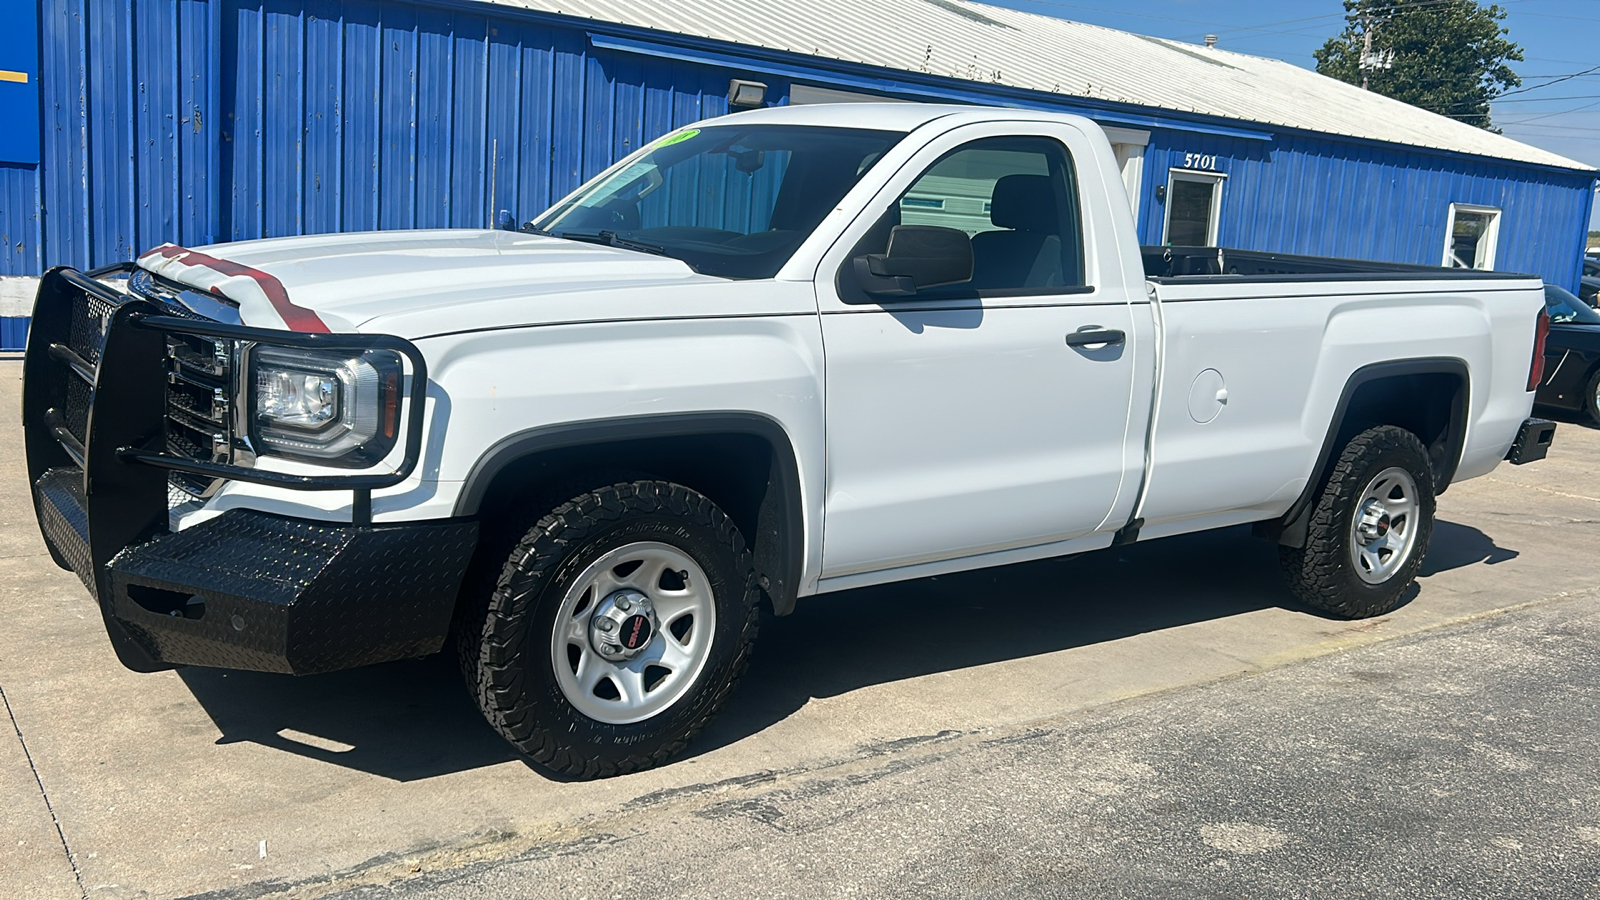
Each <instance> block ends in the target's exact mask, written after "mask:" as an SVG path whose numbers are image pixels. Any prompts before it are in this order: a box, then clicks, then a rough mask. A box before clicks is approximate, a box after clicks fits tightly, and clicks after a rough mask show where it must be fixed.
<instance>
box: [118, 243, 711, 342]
mask: <svg viewBox="0 0 1600 900" xmlns="http://www.w3.org/2000/svg"><path fill="white" fill-rule="evenodd" d="M139 265H140V267H142V268H144V269H147V270H149V271H151V272H153V273H155V274H157V275H161V276H162V277H164V278H167V279H170V280H172V281H176V282H179V283H181V284H184V285H187V286H190V287H194V288H198V289H200V290H205V291H212V292H215V293H219V294H222V295H223V296H225V297H227V298H228V299H229V300H232V301H234V302H235V303H237V304H238V305H239V314H240V319H241V321H243V323H244V324H246V325H252V326H257V327H262V328H283V329H289V330H294V331H311V332H318V331H333V332H338V331H367V330H389V329H387V328H381V327H374V326H375V324H377V325H380V326H381V325H385V324H400V323H403V322H407V321H410V322H411V323H413V324H414V325H415V326H419V327H424V328H427V327H437V326H438V323H439V322H440V321H444V320H446V319H448V320H450V321H453V322H455V323H458V324H463V325H467V324H470V325H471V326H472V327H496V326H499V327H504V326H508V325H517V324H530V323H537V322H541V321H561V320H563V319H567V318H569V317H570V311H569V310H567V309H563V308H562V307H563V306H567V307H583V308H587V309H588V311H589V313H590V314H592V313H593V312H594V309H593V306H592V304H589V303H586V302H584V301H583V299H582V298H578V297H575V296H574V295H586V294H595V293H604V292H607V291H616V290H617V289H624V290H626V291H627V292H628V293H630V294H635V295H636V294H637V291H638V289H640V288H642V287H652V286H663V287H664V286H669V285H692V284H696V283H707V282H710V283H723V281H724V280H723V279H719V278H711V277H709V276H703V275H699V274H696V273H695V272H694V270H692V269H690V268H689V267H688V266H687V265H685V264H684V263H683V262H682V261H680V260H676V259H670V258H667V257H662V256H652V255H649V254H645V253H639V252H635V251H632V250H623V249H620V248H616V247H607V246H602V245H598V244H588V243H583V242H579V241H568V240H562V239H559V238H551V237H544V236H541V235H532V234H523V233H518V232H508V231H479V230H466V229H459V230H457V229H452V230H438V231H381V232H366V233H358V234H329V235H316V236H310V237H294V238H274V239H270V240H259V241H244V242H240V243H235V244H216V245H212V246H208V247H200V248H196V249H193V250H190V249H188V248H184V247H178V246H176V245H172V244H166V245H163V246H161V247H157V248H156V249H154V250H151V251H150V252H148V253H146V254H144V255H143V256H141V257H140V258H139ZM558 296H559V297H569V298H574V301H575V302H573V301H569V302H567V303H565V304H563V303H561V302H559V301H557V300H555V299H554V298H556V297H558ZM508 301H509V302H508ZM423 311H425V312H427V313H429V315H424V316H416V315H407V314H408V313H416V312H423ZM441 316H442V317H443V318H441ZM380 319H382V320H384V322H382V323H378V322H377V320H380ZM389 331H390V333H395V334H399V335H400V336H401V337H418V336H419V335H418V334H405V333H402V332H401V331H400V330H389Z"/></svg>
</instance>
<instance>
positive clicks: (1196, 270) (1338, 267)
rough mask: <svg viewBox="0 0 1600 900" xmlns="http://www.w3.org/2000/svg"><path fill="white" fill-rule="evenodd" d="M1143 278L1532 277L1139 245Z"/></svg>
mask: <svg viewBox="0 0 1600 900" xmlns="http://www.w3.org/2000/svg"><path fill="white" fill-rule="evenodd" d="M1139 252H1140V255H1141V256H1142V257H1143V259H1144V274H1145V277H1146V278H1149V279H1151V280H1153V281H1157V282H1162V281H1168V280H1171V279H1179V278H1181V279H1193V278H1205V277H1215V278H1229V279H1248V280H1252V281H1295V280H1301V279H1302V277H1303V276H1308V275H1309V276H1314V277H1315V278H1316V280H1319V281H1320V280H1335V281H1370V280H1385V281H1393V280H1407V279H1417V278H1427V279H1439V278H1530V277H1532V276H1528V275H1518V274H1514V273H1510V272H1486V271H1481V270H1478V269H1456V268H1444V267H1443V266H1419V265H1414V264H1410V263H1394V262H1372V261H1370V260H1361V259H1340V258H1338V257H1332V256H1297V255H1295V254H1291V253H1269V252H1266V251H1262V250H1233V249H1229V248H1226V247H1162V246H1156V245H1147V246H1143V247H1140V248H1139Z"/></svg>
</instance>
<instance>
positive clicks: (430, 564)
mask: <svg viewBox="0 0 1600 900" xmlns="http://www.w3.org/2000/svg"><path fill="white" fill-rule="evenodd" d="M126 270H127V267H126V266H123V267H115V268H114V269H108V270H101V271H100V273H99V274H95V275H93V277H91V275H86V274H84V273H81V272H77V271H75V270H72V269H66V268H56V269H52V270H50V271H49V272H47V273H46V274H45V276H44V278H43V279H41V280H40V284H39V294H38V297H37V298H36V299H35V301H34V311H33V313H34V314H33V327H32V328H31V329H30V331H29V336H28V349H27V355H26V361H25V363H24V367H23V388H22V422H23V435H24V441H25V445H26V448H27V455H28V477H29V479H30V480H31V481H32V482H33V488H34V490H33V494H34V508H35V512H36V514H37V516H38V520H39V527H40V530H41V531H42V532H43V533H44V537H45V543H46V544H47V545H48V546H49V548H50V553H51V555H52V556H53V557H54V558H55V561H56V563H57V564H58V565H60V566H61V567H62V568H64V569H70V570H72V571H73V572H74V573H75V574H77V576H78V578H79V579H80V580H82V581H83V583H84V585H85V586H86V587H88V588H89V592H90V593H91V594H92V595H93V596H94V597H95V599H96V600H97V601H98V602H99V606H100V613H101V617H102V618H103V619H104V620H105V626H106V633H107V634H108V635H109V636H110V638H111V646H112V648H113V649H115V651H116V654H117V658H118V659H120V660H121V661H122V663H123V665H125V666H127V667H128V668H130V669H134V670H135V671H141V672H153V671H158V670H161V669H169V668H172V667H173V666H178V665H202V666H220V667H227V668H238V669H255V670H260V671H268V672H290V673H297V674H305V673H311V672H327V671H332V670H335V669H344V668H350V667H352V666H360V665H365V664H367V663H374V662H382V661H384V660H390V659H401V658H405V657H409V656H419V655H423V654H427V653H432V652H434V651H436V650H438V649H439V647H440V645H441V644H442V643H443V641H444V636H445V633H446V630H447V629H448V626H449V621H450V615H451V610H452V608H453V607H454V604H455V596H456V591H457V589H458V588H459V586H460V583H461V578H462V575H463V573H464V572H465V571H466V567H467V563H468V561H469V559H470V558H471V556H472V552H473V547H474V544H475V542H476V539H477V525H476V524H475V523H472V522H470V521H466V520H445V521H430V522H416V523H409V524H405V525H373V524H372V491H373V490H375V489H382V488H387V487H393V486H394V485H397V484H400V483H402V482H403V481H404V480H405V479H406V478H407V477H408V476H409V474H410V473H411V472H412V470H413V469H414V467H415V465H416V462H417V460H418V458H419V454H420V451H421V445H422V427H423V420H422V416H423V414H424V409H423V404H422V397H423V395H424V393H425V391H426V386H427V384H428V378H427V366H426V362H425V361H424V360H423V358H422V355H421V352H420V351H418V350H417V349H416V348H415V347H414V346H412V345H411V344H410V343H408V342H406V341H402V340H400V339H399V338H395V337H392V336H389V335H364V334H345V335H331V334H300V333H294V332H280V331H272V330H265V329H259V328H247V327H244V326H241V325H230V324H226V323H220V322H213V321H210V320H205V319H199V318H196V317H193V316H192V315H190V316H186V317H176V318H175V317H174V316H173V315H172V314H171V312H172V311H171V310H169V309H166V308H165V307H163V306H161V305H160V304H158V303H157V302H155V301H153V300H151V299H150V298H148V297H142V296H139V297H136V296H130V295H128V294H124V293H122V292H120V291H118V290H116V289H115V288H114V287H111V286H108V285H107V284H106V283H105V280H104V279H108V278H110V277H113V276H114V275H115V274H117V273H118V272H125V271H126ZM174 334H177V335H189V336H200V337H204V338H206V339H207V340H208V341H210V342H211V344H212V345H213V346H226V347H232V348H233V349H232V351H231V352H232V353H234V354H235V355H237V353H238V342H251V343H262V342H266V343H275V344H282V345H284V346H295V347H302V348H309V349H318V348H320V349H323V350H337V351H348V352H358V351H364V350H367V349H373V348H383V349H387V350H392V351H394V352H396V353H399V354H401V355H402V356H404V357H405V358H406V360H407V361H408V369H409V378H408V381H409V383H410V387H409V388H408V389H407V391H408V393H407V394H406V395H405V396H404V402H405V404H406V415H405V420H404V422H405V424H404V458H403V459H402V460H401V461H400V462H399V464H398V465H396V466H393V467H392V468H390V470H389V471H381V472H376V473H370V472H353V473H349V474H340V475H288V474H284V473H278V472H272V471H263V470H256V469H254V468H251V467H247V466H240V465H234V464H232V457H231V456H229V457H228V461H227V462H226V463H219V462H215V461H207V460H206V459H201V458H196V457H194V455H193V454H187V455H186V454H184V453H181V452H180V453H176V454H175V453H174V452H171V451H172V448H173V443H172V435H171V434H170V433H169V430H168V429H167V427H166V423H168V422H170V421H173V416H174V415H178V416H179V418H180V419H184V420H186V417H185V416H184V415H182V414H183V413H185V412H192V410H188V408H187V407H182V408H180V409H178V410H177V412H176V413H175V412H174V410H173V409H171V408H169V405H170V404H169V400H170V397H169V390H168V388H169V384H170V383H171V380H172V379H173V378H178V380H180V381H181V380H182V378H181V376H182V375H183V371H182V370H184V366H185V364H184V361H183V358H181V357H182V354H181V353H180V354H179V356H178V357H173V355H172V347H171V346H170V345H169V342H168V338H169V337H170V336H171V335H174ZM218 352H219V353H221V352H223V351H222V350H219V351H218ZM174 361H175V364H176V365H177V368H176V369H174V368H172V364H174ZM213 374H214V373H213ZM219 390H220V389H219ZM224 424H225V423H224ZM217 427H223V426H220V425H219V426H217ZM202 431H203V430H202ZM217 437H219V438H222V439H224V440H226V439H227V435H226V434H219V435H217ZM386 468H389V467H386ZM169 472H178V473H185V474H189V475H194V476H200V477H205V478H222V479H234V480H243V481H249V482H255V483H263V484H274V485H278V486H280V487H286V488H289V489H293V490H349V491H352V492H353V493H352V495H351V507H350V509H351V519H352V523H351V524H349V525H343V524H339V523H330V522H313V521H304V520H298V519H289V518H284V517H281V516H273V515H268V514H265V513H260V512H254V511H248V510H233V511H229V512H226V513H224V514H222V515H221V516H218V517H217V518H215V519H212V520H210V521H208V522H204V523H202V524H200V525H196V526H194V527H192V528H189V529H185V530H184V531H181V532H177V533H173V532H172V531H170V530H169V522H168V514H167V489H168V475H169Z"/></svg>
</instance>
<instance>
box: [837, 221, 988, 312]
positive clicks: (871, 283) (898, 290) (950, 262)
mask: <svg viewBox="0 0 1600 900" xmlns="http://www.w3.org/2000/svg"><path fill="white" fill-rule="evenodd" d="M855 270H856V279H857V280H858V281H859V283H860V284H861V289H862V290H863V291H865V292H866V293H868V294H870V295H872V296H874V297H910V296H912V295H913V294H915V293H916V292H917V291H919V290H922V289H923V288H933V287H943V286H945V285H950V284H963V283H965V282H968V281H971V280H972V238H969V237H967V233H966V232H964V231H961V230H960V229H957V228H942V227H940V226H937V225H896V226H895V227H894V230H892V231H890V232H889V247H888V252H887V253H868V254H866V255H864V256H858V257H856V258H855Z"/></svg>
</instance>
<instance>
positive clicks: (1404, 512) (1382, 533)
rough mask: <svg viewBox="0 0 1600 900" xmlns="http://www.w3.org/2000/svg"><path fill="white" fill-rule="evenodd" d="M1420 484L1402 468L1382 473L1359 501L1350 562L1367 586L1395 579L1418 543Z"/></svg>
mask: <svg viewBox="0 0 1600 900" xmlns="http://www.w3.org/2000/svg"><path fill="white" fill-rule="evenodd" d="M1417 515H1418V507H1417V482H1416V480H1415V479H1413V478H1412V477H1411V473H1410V472H1407V471H1406V470H1405V469H1402V468H1399V467H1398V466H1394V467H1390V468H1387V469H1384V470H1383V471H1382V472H1379V473H1378V474H1377V476H1376V477H1374V478H1373V479H1372V481H1370V482H1368V483H1367V488H1366V490H1364V491H1362V492H1361V499H1360V500H1358V501H1357V502H1356V513H1355V516H1354V517H1353V520H1352V521H1351V523H1350V562H1351V563H1352V564H1353V565H1354V566H1355V570H1356V574H1357V575H1359V576H1361V580H1362V581H1365V582H1366V583H1367V584H1382V583H1384V582H1385V581H1388V580H1389V579H1390V578H1392V577H1394V574H1395V573H1396V572H1398V571H1400V569H1401V568H1402V567H1403V566H1405V564H1406V561H1407V560H1409V559H1410V558H1411V551H1412V548H1414V547H1415V546H1416V543H1417Z"/></svg>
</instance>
